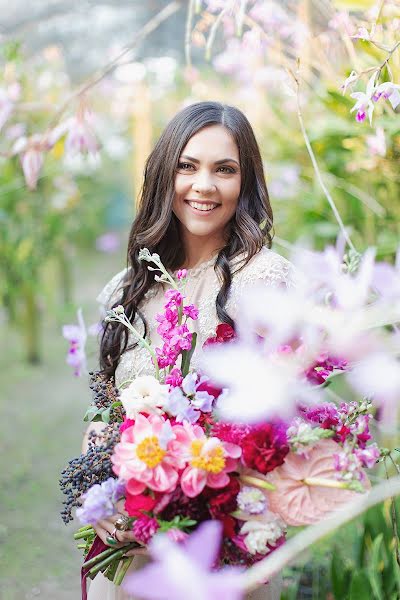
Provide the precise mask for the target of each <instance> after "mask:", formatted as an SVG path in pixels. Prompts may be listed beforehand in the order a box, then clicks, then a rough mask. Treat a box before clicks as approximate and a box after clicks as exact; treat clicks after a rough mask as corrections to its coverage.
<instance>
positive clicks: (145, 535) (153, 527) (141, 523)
mask: <svg viewBox="0 0 400 600" xmlns="http://www.w3.org/2000/svg"><path fill="white" fill-rule="evenodd" d="M159 527H160V526H159V524H158V521H157V519H153V518H152V517H148V516H147V515H143V516H141V517H139V518H138V519H136V521H135V522H134V524H133V527H132V530H133V533H134V536H135V538H136V539H137V541H138V542H139V543H140V544H143V545H144V546H147V544H148V543H149V542H150V540H151V538H152V537H153V536H154V535H155V534H156V533H157V531H158V529H159Z"/></svg>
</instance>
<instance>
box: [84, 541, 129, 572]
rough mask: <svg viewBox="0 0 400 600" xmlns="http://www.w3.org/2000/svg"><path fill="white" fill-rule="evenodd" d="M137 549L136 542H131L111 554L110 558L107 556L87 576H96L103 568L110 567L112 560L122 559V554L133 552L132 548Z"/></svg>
mask: <svg viewBox="0 0 400 600" xmlns="http://www.w3.org/2000/svg"><path fill="white" fill-rule="evenodd" d="M137 547H138V544H137V543H136V542H132V543H131V544H127V545H126V546H124V547H123V548H120V550H115V551H114V554H112V555H111V556H108V557H107V558H105V559H104V560H102V561H101V562H99V563H97V564H96V565H95V566H94V567H93V568H92V569H90V571H89V575H96V573H98V572H99V571H102V570H103V569H104V567H107V566H108V565H110V564H111V563H112V562H113V560H117V559H120V558H122V557H123V556H124V554H126V552H128V550H133V549H134V548H137Z"/></svg>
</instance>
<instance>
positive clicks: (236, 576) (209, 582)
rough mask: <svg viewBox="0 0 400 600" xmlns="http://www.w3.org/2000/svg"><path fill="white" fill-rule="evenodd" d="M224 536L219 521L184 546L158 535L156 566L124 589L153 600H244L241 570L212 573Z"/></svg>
mask: <svg viewBox="0 0 400 600" xmlns="http://www.w3.org/2000/svg"><path fill="white" fill-rule="evenodd" d="M221 535H222V525H221V523H220V522H219V521H206V522H205V523H203V524H201V525H200V527H199V528H198V529H197V530H196V531H195V532H194V533H192V534H191V535H190V536H189V537H188V538H187V539H186V540H185V541H183V542H181V543H176V542H173V541H172V540H171V539H170V538H169V536H168V535H166V534H158V535H156V536H155V537H154V538H153V540H152V541H151V542H150V545H149V550H150V554H151V556H152V558H153V560H154V562H153V563H151V564H150V565H148V566H146V567H144V568H143V569H142V570H140V571H138V572H136V573H133V574H132V575H128V576H127V577H126V578H125V580H124V583H123V584H122V587H123V588H124V589H125V590H126V591H127V592H128V593H130V594H134V595H135V596H139V597H140V598H144V599H146V598H148V599H150V600H171V599H172V598H173V599H174V600H187V599H188V597H190V600H211V599H213V598H215V599H217V598H218V600H240V599H241V598H243V597H244V594H243V583H244V579H243V576H242V575H241V573H240V571H239V569H237V568H234V567H226V568H224V569H221V570H219V571H215V570H214V571H213V570H212V569H213V567H214V565H215V562H216V560H217V558H218V551H219V545H220V541H221Z"/></svg>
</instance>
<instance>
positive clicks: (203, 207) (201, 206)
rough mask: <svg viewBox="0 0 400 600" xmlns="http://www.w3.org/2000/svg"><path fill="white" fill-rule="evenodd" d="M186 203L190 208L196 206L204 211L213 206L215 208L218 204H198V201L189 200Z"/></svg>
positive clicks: (211, 208)
mask: <svg viewBox="0 0 400 600" xmlns="http://www.w3.org/2000/svg"><path fill="white" fill-rule="evenodd" d="M188 204H189V205H190V206H191V207H192V208H196V209H197V210H202V211H204V212H207V211H209V210H213V208H216V207H217V206H218V204H199V203H198V202H189V203H188Z"/></svg>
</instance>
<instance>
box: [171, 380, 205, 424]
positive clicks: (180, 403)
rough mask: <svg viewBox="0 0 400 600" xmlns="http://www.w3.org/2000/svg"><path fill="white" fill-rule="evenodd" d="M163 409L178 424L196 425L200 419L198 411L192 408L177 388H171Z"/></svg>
mask: <svg viewBox="0 0 400 600" xmlns="http://www.w3.org/2000/svg"><path fill="white" fill-rule="evenodd" d="M164 409H165V410H166V411H167V412H169V413H170V414H171V415H172V416H173V417H175V418H176V420H177V421H178V423H182V421H189V423H196V421H198V419H199V417H200V413H199V411H197V410H195V409H194V408H193V406H192V405H191V403H190V401H189V399H188V398H187V397H186V396H185V395H184V394H183V392H182V390H181V389H180V388H179V387H175V388H173V390H171V392H170V393H169V394H168V397H167V400H166V402H165V404H164Z"/></svg>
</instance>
